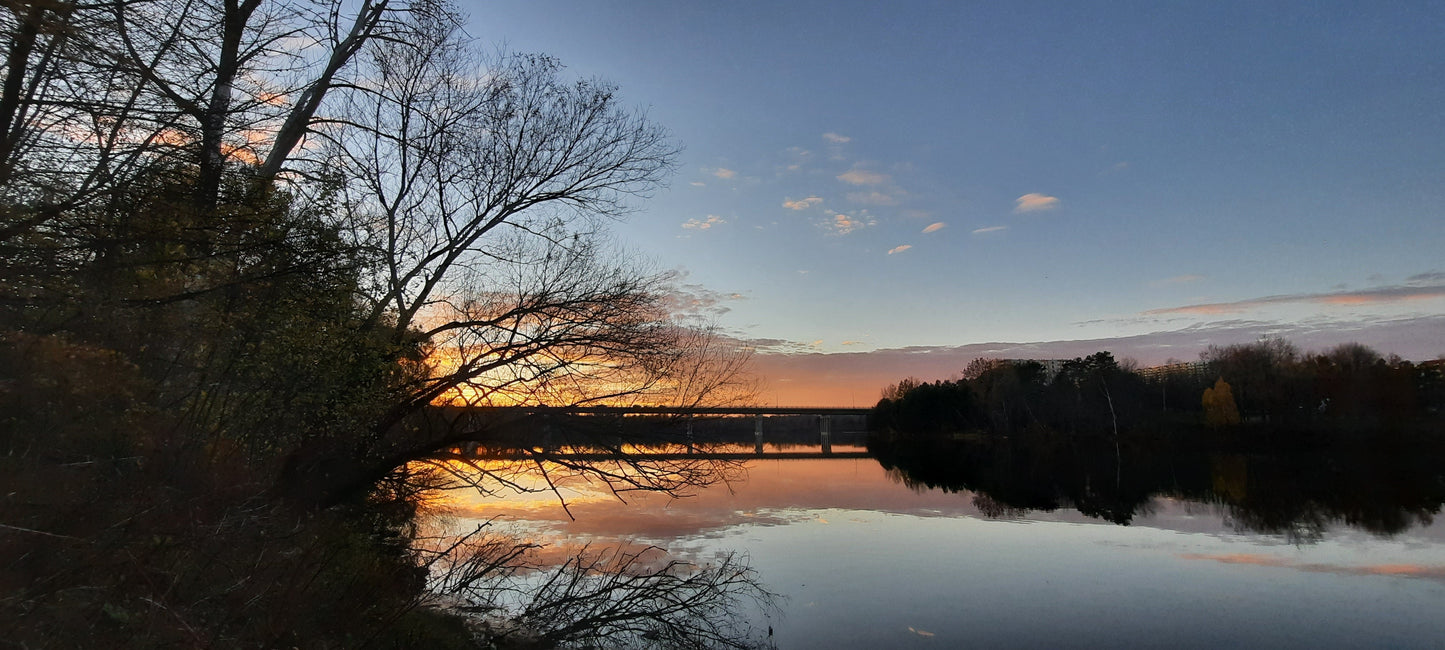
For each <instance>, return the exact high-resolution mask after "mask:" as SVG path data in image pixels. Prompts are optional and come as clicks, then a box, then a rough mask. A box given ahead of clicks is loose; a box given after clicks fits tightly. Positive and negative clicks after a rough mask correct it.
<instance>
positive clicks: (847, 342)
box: [840, 341, 863, 346]
mask: <svg viewBox="0 0 1445 650" xmlns="http://www.w3.org/2000/svg"><path fill="white" fill-rule="evenodd" d="M840 345H850V346H851V345H863V342H862V341H844V342H842V343H841V344H840Z"/></svg>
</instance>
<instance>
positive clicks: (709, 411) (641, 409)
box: [462, 406, 873, 416]
mask: <svg viewBox="0 0 1445 650" xmlns="http://www.w3.org/2000/svg"><path fill="white" fill-rule="evenodd" d="M462 408H465V409H468V410H472V409H475V410H480V411H494V412H498V413H506V412H512V413H529V414H538V415H540V414H558V415H859V416H866V415H868V413H870V412H871V411H872V410H873V409H871V408H847V407H835V406H697V407H691V408H686V407H677V406H628V407H619V406H472V407H462Z"/></svg>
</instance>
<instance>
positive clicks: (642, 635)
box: [427, 522, 777, 648]
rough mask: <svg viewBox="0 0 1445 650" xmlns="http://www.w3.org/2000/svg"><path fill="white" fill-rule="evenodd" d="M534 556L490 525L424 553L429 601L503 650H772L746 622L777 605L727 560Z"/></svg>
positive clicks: (739, 563)
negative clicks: (466, 620) (463, 616)
mask: <svg viewBox="0 0 1445 650" xmlns="http://www.w3.org/2000/svg"><path fill="white" fill-rule="evenodd" d="M541 549H542V547H541V546H539V545H538V544H535V543H532V542H529V541H524V540H518V539H515V538H513V537H510V536H508V535H505V534H501V533H496V532H493V531H492V530H490V522H488V523H487V524H483V525H481V526H478V527H477V529H476V530H474V531H473V532H472V533H470V534H468V535H464V536H461V537H459V538H453V539H451V540H450V541H449V542H448V543H446V544H445V545H443V546H439V547H436V548H434V549H433V550H432V551H431V552H430V555H429V559H428V561H427V566H428V568H429V569H430V570H431V572H432V575H433V581H432V582H433V591H434V592H435V593H436V594H437V597H438V598H439V599H440V600H441V604H442V605H443V606H444V607H447V608H450V609H452V610H454V611H460V612H467V613H470V614H472V615H473V620H474V621H475V624H476V627H477V629H478V630H479V631H480V632H482V634H483V636H485V637H486V638H488V639H490V640H491V641H492V643H494V644H495V645H497V646H500V647H537V648H552V647H584V648H590V647H608V648H642V647H664V648H756V647H767V646H770V645H771V640H770V638H769V637H770V636H771V628H767V629H768V632H767V633H764V632H762V629H761V628H760V627H754V626H753V625H752V622H751V618H752V617H750V616H748V612H757V613H760V614H762V615H763V616H764V617H766V616H768V615H771V614H773V613H775V612H776V606H775V601H776V599H777V596H776V595H775V594H773V593H771V592H769V591H768V590H767V589H765V588H764V587H763V586H762V583H761V582H760V581H759V579H758V576H757V573H756V572H755V571H753V569H752V568H751V567H749V566H748V565H747V563H746V562H745V561H744V560H743V559H742V558H739V557H738V556H736V555H734V554H731V553H729V554H727V555H724V556H722V557H720V558H717V559H716V560H715V561H713V562H711V563H708V564H704V565H698V564H692V563H689V562H684V561H681V560H677V559H675V558H671V557H669V556H668V554H667V553H666V551H664V550H663V549H660V548H658V547H655V546H646V547H637V548H626V547H622V548H603V549H594V548H591V547H583V548H581V549H578V550H576V551H575V552H572V553H570V554H569V555H567V556H566V557H564V558H562V559H561V561H560V563H559V562H557V561H555V560H553V561H548V560H547V559H546V558H544V557H543V556H542V555H541V554H539V553H538V551H540V550H541Z"/></svg>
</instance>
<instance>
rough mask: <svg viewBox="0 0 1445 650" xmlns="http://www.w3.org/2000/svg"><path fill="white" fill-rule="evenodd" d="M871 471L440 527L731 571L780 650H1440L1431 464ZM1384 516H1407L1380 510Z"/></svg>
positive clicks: (784, 471) (493, 502)
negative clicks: (1354, 473) (1295, 475)
mask: <svg viewBox="0 0 1445 650" xmlns="http://www.w3.org/2000/svg"><path fill="white" fill-rule="evenodd" d="M790 451H808V450H806V449H792V450H790ZM812 451H817V450H816V449H813V450H812ZM833 451H834V453H842V452H861V451H863V450H862V449H861V448H846V447H838V446H835V447H834V448H833ZM884 455H885V456H888V455H887V454H884ZM885 462H886V463H887V464H888V465H889V467H890V469H885V467H884V464H883V463H880V461H879V460H876V459H874V458H866V457H865V458H857V457H851V458H807V459H769V458H761V459H758V460H754V461H750V462H749V463H748V464H747V471H746V476H745V478H744V479H742V480H739V481H734V482H732V483H731V484H728V485H718V486H714V487H710V488H707V489H703V490H700V491H698V492H697V493H696V494H695V496H692V497H689V498H668V497H666V496H663V495H658V494H629V495H627V496H626V499H627V502H626V503H624V502H622V501H619V500H618V498H617V497H615V496H613V495H612V494H611V493H609V492H607V491H605V490H604V489H602V488H601V487H600V486H595V485H571V486H568V487H566V488H564V489H563V495H564V496H565V497H566V499H567V502H568V505H569V508H570V510H571V513H572V515H573V516H574V517H575V520H574V519H569V518H568V515H567V513H566V512H564V511H563V509H562V508H561V507H560V506H559V505H558V501H557V497H556V496H555V495H552V494H550V493H548V494H535V495H525V496H518V497H513V498H506V499H494V498H481V497H476V498H468V499H464V500H462V501H460V502H458V503H457V504H456V505H457V508H456V516H457V520H456V523H457V525H459V526H466V525H469V523H470V522H474V521H480V520H487V519H492V518H498V519H497V520H496V521H497V522H498V523H497V524H496V525H499V526H506V527H508V528H509V529H510V530H511V531H513V532H515V533H516V534H518V535H523V536H526V537H528V538H530V539H534V540H537V541H541V542H545V543H547V544H549V545H550V546H551V547H552V548H556V549H567V548H576V547H579V546H582V545H592V546H593V547H598V546H605V545H615V544H651V545H656V546H658V547H661V548H662V549H665V550H666V551H667V553H669V554H670V555H672V556H673V557H677V558H682V559H686V560H689V561H693V562H698V563H706V562H709V561H711V560H714V559H716V558H719V557H722V556H723V555H725V554H727V553H729V552H738V553H742V554H745V555H746V557H747V561H748V562H749V563H750V564H751V565H752V566H753V567H754V568H755V569H756V570H757V573H758V576H759V578H760V579H761V580H762V581H763V582H764V584H765V585H766V587H767V588H769V589H770V590H772V591H774V592H776V593H778V594H780V595H781V596H783V598H782V599H781V600H780V602H779V604H780V609H781V614H778V615H773V616H772V617H771V618H770V619H767V620H762V621H761V625H771V626H772V628H773V630H774V633H775V636H774V637H773V638H774V640H775V641H776V643H777V645H778V647H780V648H838V647H862V648H870V647H877V648H885V647H887V648H891V647H919V648H954V647H1004V648H1008V647H1018V648H1043V647H1097V648H1103V647H1196V648H1217V647H1291V648H1306V647H1308V648H1316V647H1340V648H1346V647H1351V648H1353V647H1396V648H1429V647H1442V644H1445V526H1442V525H1441V524H1438V523H1436V522H1435V521H1434V516H1433V515H1434V513H1435V512H1438V510H1439V503H1440V501H1439V498H1438V496H1439V494H1440V493H1441V492H1442V491H1445V481H1442V480H1441V475H1440V474H1439V472H1438V471H1428V468H1431V467H1440V464H1439V463H1438V462H1436V461H1431V460H1429V459H1423V460H1422V459H1420V458H1412V459H1405V461H1403V462H1406V463H1407V465H1408V466H1409V467H1410V468H1414V469H1409V470H1401V471H1392V470H1390V469H1388V468H1384V469H1381V468H1376V469H1374V470H1369V472H1377V473H1380V474H1385V475H1389V474H1392V473H1396V474H1409V476H1408V477H1407V478H1406V481H1407V482H1408V483H1409V485H1405V486H1403V487H1401V486H1394V487H1391V486H1390V485H1387V484H1388V483H1390V481H1389V476H1383V477H1379V478H1378V480H1374V479H1372V481H1373V482H1372V483H1361V484H1354V482H1353V481H1351V480H1349V479H1346V478H1341V477H1338V476H1333V477H1332V475H1331V474H1330V472H1331V471H1339V470H1338V468H1336V469H1335V470H1331V469H1330V467H1329V464H1330V462H1333V461H1325V460H1320V459H1313V460H1310V461H1309V462H1308V463H1306V464H1305V465H1304V467H1305V468H1314V471H1312V472H1307V473H1308V474H1309V476H1308V477H1304V476H1302V477H1301V478H1300V479H1299V480H1298V481H1291V480H1289V479H1288V475H1287V474H1285V473H1281V472H1282V470H1279V465H1280V464H1281V463H1283V464H1284V465H1290V463H1288V462H1284V461H1281V460H1279V459H1260V458H1252V457H1246V456H1231V455H1222V456H1220V455H1216V456H1213V457H1210V458H1208V459H1204V460H1202V461H1200V460H1198V459H1195V461H1192V462H1183V463H1179V464H1178V466H1177V467H1176V469H1175V473H1174V474H1171V472H1170V471H1169V470H1168V469H1167V467H1166V469H1165V470H1160V469H1159V468H1158V467H1155V468H1154V469H1152V470H1150V469H1147V468H1141V469H1138V470H1137V471H1136V470H1134V469H1132V468H1130V467H1129V466H1124V467H1113V468H1100V471H1097V472H1093V471H1081V473H1079V474H1078V475H1069V476H1063V477H1060V476H1059V475H1060V474H1068V473H1069V472H1068V471H1065V470H1061V469H1059V468H1053V467H1048V468H1043V469H1042V470H1040V471H1045V470H1046V471H1047V473H1048V475H1049V476H1051V477H1055V478H1059V479H1060V480H1059V481H1058V482H1057V483H1056V484H1048V483H1049V481H1042V483H1043V485H1036V487H1035V488H1032V489H1026V488H1023V487H1021V486H1020V485H1018V484H1017V483H1018V482H1017V481H1016V480H1013V479H1001V478H999V477H998V476H995V477H994V478H993V479H989V478H987V477H979V476H978V475H977V474H976V473H968V472H965V473H963V474H960V475H958V476H955V477H953V478H952V479H949V478H947V477H945V478H939V477H938V476H937V474H938V471H939V470H938V468H937V467H934V468H932V469H931V470H929V469H920V467H919V465H918V463H917V462H914V463H912V464H909V463H908V462H904V463H902V464H900V463H899V462H898V459H897V458H896V457H894V456H888V459H887V460H885ZM1167 465H1168V464H1166V466H1167ZM1085 466H1086V467H1087V466H1088V465H1087V464H1085ZM1200 467H1203V468H1204V469H1199V468H1200ZM1422 467H1423V468H1426V470H1425V471H1424V473H1423V474H1421V470H1420V468H1422ZM961 471H962V470H961ZM929 472H932V473H931V474H930V473H929ZM1149 472H1153V473H1155V474H1159V476H1156V477H1155V479H1154V480H1153V483H1160V482H1163V483H1168V482H1169V481H1170V480H1173V481H1175V486H1174V487H1173V488H1169V487H1164V488H1160V487H1155V488H1153V489H1151V490H1150V491H1148V492H1144V493H1142V496H1140V494H1139V493H1138V492H1137V490H1135V491H1131V488H1129V487H1128V486H1129V485H1131V483H1130V482H1129V481H1128V480H1127V479H1126V477H1125V476H1124V474H1144V473H1149ZM1160 472H1162V473H1160ZM1369 472H1367V474H1369ZM1021 473H1023V474H1027V472H1026V471H1024V470H1022V469H1018V468H1015V471H1012V472H1009V473H1006V474H1003V475H999V476H1004V475H1006V476H1010V477H1012V476H1018V475H1020V474H1021ZM920 474H922V475H923V477H922V478H920ZM1171 476H1172V477H1173V478H1171ZM1160 477H1162V478H1160ZM1203 482H1207V486H1201V483H1203ZM930 484H932V485H935V486H937V487H928V485H930ZM1332 485H1334V486H1337V487H1338V488H1339V489H1338V490H1335V491H1334V492H1339V493H1334V492H1332V488H1331V486H1332ZM1361 485H1374V488H1373V489H1369V490H1367V491H1368V492H1369V494H1368V495H1367V496H1368V499H1361V498H1359V496H1358V495H1357V494H1346V493H1344V492H1352V493H1358V492H1359V491H1361V490H1362V489H1364V488H1361ZM964 486H974V487H975V488H976V489H979V490H988V491H987V492H985V491H975V490H973V489H968V487H964ZM1270 490H1274V492H1273V493H1271V492H1270ZM1020 493H1021V494H1022V495H1021V494H1020ZM1392 494H1394V495H1395V498H1396V499H1397V500H1400V501H1402V502H1403V503H1400V504H1389V503H1383V501H1388V500H1389V499H1390V498H1391V495H1392ZM1366 500H1368V501H1370V502H1371V503H1372V504H1373V505H1368V504H1365V503H1364V501H1366ZM1028 504H1031V505H1028ZM1101 504H1102V505H1101ZM1050 508H1051V509H1050ZM1085 512H1087V513H1089V514H1084V513H1085ZM1116 521H1126V522H1127V525H1120V523H1115V522H1116ZM1352 522H1353V524H1354V525H1352ZM739 615H740V616H746V615H749V614H747V613H746V612H739Z"/></svg>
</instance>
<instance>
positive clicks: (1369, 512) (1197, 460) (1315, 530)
mask: <svg viewBox="0 0 1445 650" xmlns="http://www.w3.org/2000/svg"><path fill="white" fill-rule="evenodd" d="M1196 442H1197V441H1192V440H1188V439H1182V438H1175V439H1167V438H1162V439H1157V440H1154V441H1152V442H1148V443H1146V442H1143V441H1132V442H1126V444H1125V445H1124V446H1123V450H1122V454H1121V455H1120V456H1115V452H1114V448H1113V447H1112V445H1109V444H1107V443H1104V442H1102V441H1094V442H1089V443H1072V444H1071V443H1068V442H1060V441H1058V440H1049V439H1039V438H1027V437H1017V436H1016V437H1012V438H1009V439H972V440H948V439H938V438H934V439H885V438H882V437H875V438H873V439H872V440H870V441H869V444H868V449H869V451H870V452H871V453H872V454H873V455H874V456H875V457H877V458H878V461H879V463H881V464H882V465H883V467H884V468H885V469H887V470H889V472H890V473H891V474H892V475H893V476H894V477H895V478H896V479H897V480H899V481H901V482H903V483H905V484H907V485H909V486H910V487H927V488H932V489H940V490H945V491H950V492H962V491H968V492H971V493H973V494H974V504H975V505H977V506H978V507H979V509H980V510H981V511H982V512H983V513H984V514H985V515H988V516H1014V515H1017V514H1019V513H1022V512H1028V511H1034V510H1043V511H1053V510H1057V509H1060V508H1075V509H1077V510H1078V511H1079V512H1081V513H1083V514H1085V515H1087V516H1090V517H1094V518H1097V519H1102V520H1105V521H1110V522H1114V523H1117V524H1124V525H1127V524H1129V523H1131V522H1133V521H1134V518H1135V517H1136V516H1138V515H1139V514H1141V513H1147V512H1148V508H1149V506H1150V504H1151V503H1152V502H1153V500H1154V499H1155V498H1157V497H1169V498H1173V499H1182V500H1188V501H1194V502H1200V503H1207V504H1212V505H1215V506H1217V507H1218V508H1219V509H1220V510H1221V514H1222V515H1223V516H1224V518H1225V520H1226V521H1227V522H1229V523H1231V524H1232V525H1234V526H1235V527H1237V528H1238V529H1240V530H1242V531H1253V532H1259V533H1265V534H1271V535H1281V536H1283V537H1285V538H1287V539H1289V540H1290V541H1292V542H1296V543H1308V542H1312V541H1317V540H1319V539H1321V538H1322V537H1323V534H1324V532H1325V530H1326V528H1327V527H1329V526H1331V525H1337V524H1345V525H1349V526H1353V527H1356V528H1361V529H1364V530H1367V531H1370V532H1372V533H1374V534H1377V535H1382V536H1389V535H1393V534H1396V533H1400V532H1403V531H1405V530H1407V529H1409V528H1411V527H1413V526H1428V525H1429V524H1430V523H1431V522H1432V521H1433V520H1434V517H1435V516H1437V515H1438V514H1439V513H1440V509H1441V506H1442V505H1445V469H1442V466H1441V464H1440V463H1439V458H1440V457H1441V456H1442V454H1445V443H1442V442H1441V441H1439V440H1436V441H1434V442H1433V443H1429V444H1415V445H1412V446H1411V447H1410V448H1409V450H1408V451H1409V453H1400V452H1401V450H1399V449H1380V448H1378V447H1375V446H1371V445H1368V444H1346V445H1341V446H1339V447H1336V448H1334V449H1324V450H1321V449H1314V450H1306V451H1298V450H1285V451H1242V450H1237V449H1235V450H1232V449H1226V448H1223V447H1214V448H1211V447H1209V446H1201V445H1198V444H1196Z"/></svg>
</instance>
